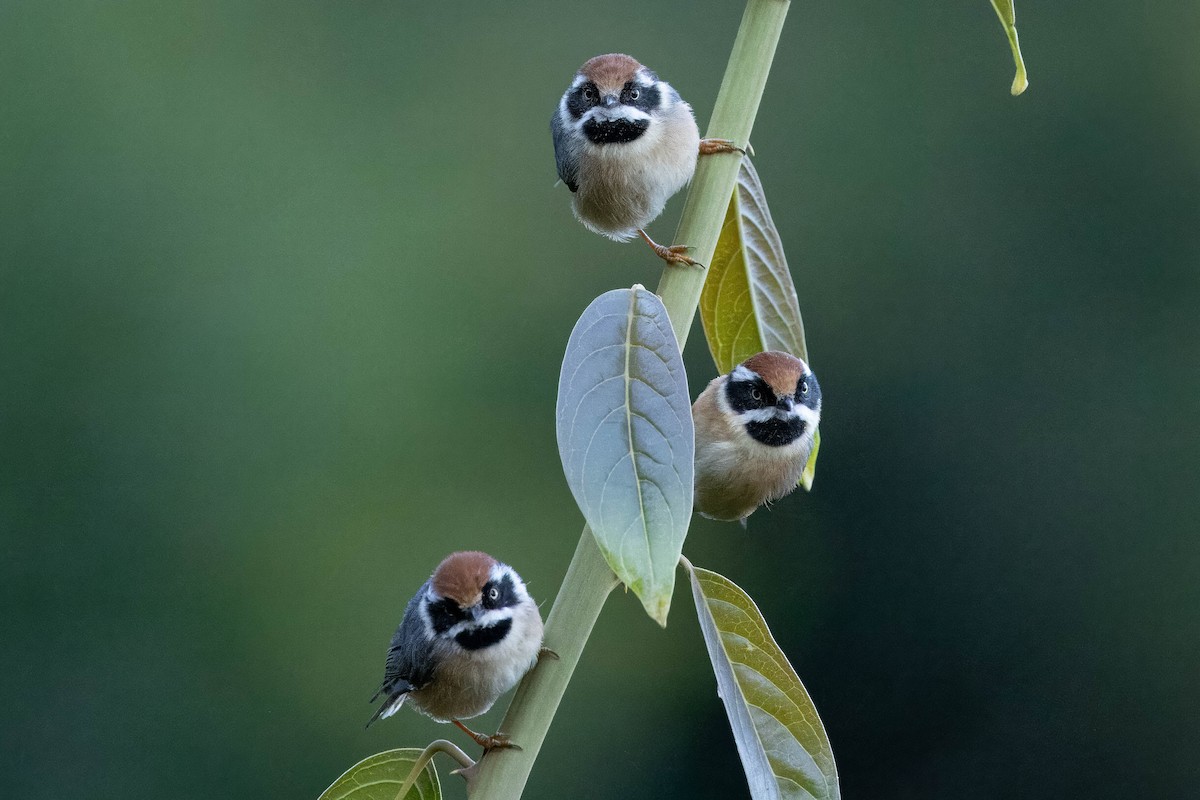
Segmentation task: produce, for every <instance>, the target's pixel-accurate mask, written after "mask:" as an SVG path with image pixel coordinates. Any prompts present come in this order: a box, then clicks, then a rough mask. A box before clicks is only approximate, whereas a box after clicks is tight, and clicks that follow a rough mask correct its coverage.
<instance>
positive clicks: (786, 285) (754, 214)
mask: <svg viewBox="0 0 1200 800" xmlns="http://www.w3.org/2000/svg"><path fill="white" fill-rule="evenodd" d="M700 321H701V322H702V323H703V324H704V335H705V338H707V339H708V349H709V350H710V351H711V352H712V357H713V361H714V362H716V365H717V371H718V372H720V373H721V374H722V375H724V374H725V373H726V372H729V371H730V370H732V369H733V368H734V367H736V366H737V365H738V364H740V363H742V362H743V361H745V360H746V359H747V358H749V357H750V356H752V355H754V354H755V353H761V352H762V351H764V350H782V351H784V352H785V353H791V354H792V355H794V356H796V357H798V358H802V359H804V360H805V361H808V348H807V347H806V346H805V342H804V322H803V321H802V320H801V318H800V303H799V301H797V299H796V287H795V285H794V284H793V283H792V274H791V272H789V271H788V265H787V259H786V258H785V257H784V255H783V243H782V242H781V241H780V240H779V231H777V230H776V229H775V222H774V220H772V219H771V211H770V209H769V208H767V198H766V194H764V192H763V188H762V182H761V181H759V179H758V173H757V172H756V171H755V170H754V166H753V165H752V164H751V163H750V159H748V158H743V159H742V166H741V168H740V169H739V170H738V178H737V187H736V188H735V189H734V192H733V198H732V199H731V200H730V201H729V209H728V211H726V213H725V222H724V224H723V225H722V226H721V236H720V238H719V239H718V240H717V249H716V252H714V253H713V258H712V266H711V267H710V268H709V270H708V277H707V278H706V279H705V281H704V290H703V291H702V292H701V294H700Z"/></svg>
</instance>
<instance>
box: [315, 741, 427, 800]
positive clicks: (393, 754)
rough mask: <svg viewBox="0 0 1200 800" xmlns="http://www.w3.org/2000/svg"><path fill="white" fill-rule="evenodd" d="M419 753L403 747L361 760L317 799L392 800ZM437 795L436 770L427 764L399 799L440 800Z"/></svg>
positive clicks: (413, 749) (394, 798)
mask: <svg viewBox="0 0 1200 800" xmlns="http://www.w3.org/2000/svg"><path fill="white" fill-rule="evenodd" d="M421 753H422V750H421V748H419V747H404V748H401V749H399V750H387V751H384V752H382V753H376V754H375V755H373V756H370V757H368V758H364V759H363V760H362V761H360V762H358V763H357V764H355V765H354V766H353V767H351V768H350V769H348V770H346V772H345V774H343V775H342V777H340V778H338V779H337V780H336V781H334V782H333V785H332V786H330V787H329V788H328V789H326V790H325V791H324V792H323V793H322V794H321V796H320V797H319V798H318V800H396V792H398V791H400V787H401V785H402V784H403V783H404V780H405V779H406V778H407V777H408V774H409V772H411V771H412V768H413V765H414V764H416V762H417V759H418V758H419V757H420V755H421ZM441 796H442V786H441V783H439V782H438V775H437V770H436V769H434V766H433V761H429V762H428V763H426V764H425V769H423V770H422V771H421V775H420V777H418V778H417V781H416V783H414V784H413V787H412V788H411V789H409V790H408V793H407V794H406V795H405V797H404V798H402V800H440V799H441Z"/></svg>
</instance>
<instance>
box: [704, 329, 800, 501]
mask: <svg viewBox="0 0 1200 800" xmlns="http://www.w3.org/2000/svg"><path fill="white" fill-rule="evenodd" d="M692 417H693V418H694V419H695V423H696V495H695V508H696V511H698V512H700V513H701V514H703V515H704V516H706V517H712V518H713V519H720V520H730V521H732V520H741V521H742V522H743V524H745V520H746V517H748V516H750V514H752V513H753V512H754V510H755V509H757V508H758V507H759V506H760V505H762V504H764V503H769V502H770V501H772V500H778V499H779V498H781V497H783V496H784V495H786V494H788V493H789V492H791V491H792V490H793V489H795V488H796V485H797V484H798V483H799V481H800V475H801V473H802V472H804V466H805V464H807V463H808V457H809V455H811V454H812V449H813V437H814V435H815V434H816V430H817V424H818V423H819V422H820V421H821V387H820V385H818V384H817V378H816V376H815V375H813V373H812V370H810V369H809V368H808V365H807V364H805V363H804V362H803V361H801V360H800V359H798V358H796V357H795V356H792V355H788V354H787V353H780V352H777V351H769V352H766V353H759V354H758V355H755V356H751V357H750V358H748V359H746V360H745V361H744V362H742V363H741V364H739V365H738V366H736V367H735V368H734V369H733V371H732V372H730V373H729V374H728V375H722V376H720V377H719V378H714V379H713V380H712V381H711V382H710V383H709V384H708V386H707V387H706V388H705V389H704V391H703V392H701V393H700V396H699V397H697V398H696V402H695V403H694V404H693V405H692Z"/></svg>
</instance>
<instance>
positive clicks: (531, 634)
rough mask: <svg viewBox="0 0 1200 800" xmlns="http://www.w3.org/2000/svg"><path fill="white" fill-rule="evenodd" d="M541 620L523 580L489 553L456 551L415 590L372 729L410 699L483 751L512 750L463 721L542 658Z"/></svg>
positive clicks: (394, 646) (488, 705)
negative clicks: (454, 726) (377, 721)
mask: <svg viewBox="0 0 1200 800" xmlns="http://www.w3.org/2000/svg"><path fill="white" fill-rule="evenodd" d="M541 649H542V616H541V614H540V613H539V612H538V607H537V604H536V603H534V601H533V598H531V597H530V596H529V593H528V592H526V591H525V584H524V583H523V582H522V581H521V576H520V575H518V574H517V573H516V571H515V570H514V569H513V568H512V567H510V566H508V565H507V564H501V563H500V562H499V561H497V560H496V559H494V558H492V557H491V556H489V555H488V554H487V553H480V552H475V551H465V552H459V553H451V554H450V555H448V556H446V559H445V560H444V561H442V563H441V564H439V565H438V568H437V569H436V570H434V572H433V575H432V576H431V577H430V578H429V580H427V581H425V583H424V584H422V586H421V588H420V589H418V590H417V593H416V595H415V596H413V598H412V600H410V601H409V602H408V606H407V607H406V608H405V609H404V618H403V619H401V620H400V626H399V627H398V628H396V634H395V635H394V636H393V637H392V644H391V646H390V647H389V648H388V654H387V665H386V668H385V671H384V676H383V685H381V686H380V687H379V690H378V691H377V692H375V697H372V698H371V702H372V703H373V702H375V700H376V698H378V697H379V696H380V695H384V701H383V705H382V706H380V707H379V709H378V710H376V712H375V715H374V716H373V717H371V719H370V721H369V722H367V725H370V724H371V723H372V722H374V721H375V720H376V719H379V718H380V717H390V716H391V715H392V714H395V713H396V712H397V711H398V710H399V709H400V707H401V706H402V705H404V703H405V702H406V701H407V702H408V704H409V705H410V706H412V707H413V708H415V709H416V710H417V711H420V712H421V713H423V714H427V715H428V716H430V717H433V718H434V719H435V720H437V721H438V722H453V723H454V724H455V725H457V726H458V727H459V728H461V729H462V730H463V731H464V732H466V734H467V735H468V736H470V737H471V738H472V739H474V740H475V741H476V742H477V743H478V744H480V745H482V746H483V747H484V748H485V749H489V750H490V749H492V748H494V747H510V746H512V745H511V744H510V743H509V742H508V740H507V738H506V737H504V736H500V735H497V736H486V735H484V734H479V733H475V732H474V731H472V730H470V729H469V728H467V727H466V726H465V725H463V724H462V722H460V721H459V720H463V719H470V718H471V717H477V716H479V715H480V714H483V713H484V712H486V711H487V710H488V709H489V708H491V707H492V704H493V703H495V702H496V699H497V698H498V697H499V696H500V695H502V694H504V693H505V692H507V691H508V690H509V689H511V688H512V687H513V686H516V684H517V681H519V680H521V678H522V676H524V675H525V673H526V672H528V671H529V670H530V669H532V668H533V666H534V664H535V663H536V662H537V660H538V656H539V653H540V651H541Z"/></svg>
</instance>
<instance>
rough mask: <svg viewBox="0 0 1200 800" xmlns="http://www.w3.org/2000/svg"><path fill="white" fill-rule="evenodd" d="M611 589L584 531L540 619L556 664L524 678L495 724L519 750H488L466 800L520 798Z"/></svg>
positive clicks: (612, 580)
mask: <svg viewBox="0 0 1200 800" xmlns="http://www.w3.org/2000/svg"><path fill="white" fill-rule="evenodd" d="M617 583H618V581H617V576H616V575H614V574H613V571H612V570H611V569H609V566H608V563H607V562H606V561H605V560H604V556H603V555H601V553H600V548H599V547H597V546H596V539H595V537H594V536H592V531H591V529H590V528H587V527H584V529H583V535H582V536H580V537H579V546H578V547H576V548H575V556H574V557H573V558H572V559H571V566H569V567H568V568H567V575H566V577H565V578H563V583H562V588H560V589H559V590H558V597H556V598H555V599H554V607H553V608H551V609H550V616H549V617H548V618H547V619H546V636H545V645H546V647H548V648H549V649H550V650H553V651H554V653H555V654H556V655H557V656H558V658H554V657H553V656H546V657H543V658H542V659H541V660H540V661H539V662H538V665H537V666H536V667H535V668H534V669H533V671H532V672H530V673H529V674H528V675H527V676H525V680H523V681H521V685H520V686H519V687H517V693H516V694H515V695H514V696H513V700H512V703H511V704H510V705H509V707H508V713H507V714H505V715H504V721H503V722H502V723H500V730H501V731H503V732H504V733H506V734H508V735H509V736H510V737H512V741H513V742H514V743H516V744H517V745H519V746H520V748H521V749H520V750H493V751H492V752H490V753H488V754H487V755H486V756H484V757H483V758H482V759H481V760H480V761H479V766H478V772H477V773H476V775H475V777H474V779H473V780H472V782H471V797H472V798H495V800H500V798H506V800H515V798H518V797H520V796H521V792H522V791H523V790H524V789H525V782H526V781H527V780H528V779H529V772H530V770H532V769H533V762H534V761H535V760H536V759H537V755H538V751H539V750H541V749H542V742H543V741H544V740H545V738H546V731H547V730H549V728H550V722H551V720H553V719H554V712H556V711H557V710H558V704H559V702H560V701H561V700H562V696H563V694H564V693H565V692H566V690H567V684H568V683H569V682H570V680H571V674H572V673H573V672H574V671H575V665H576V664H578V663H579V656H580V655H582V653H583V646H584V645H585V644H587V640H588V636H589V635H591V632H592V626H593V625H595V624H596V618H597V617H599V616H600V610H601V609H602V608H604V601H606V600H607V599H608V595H609V593H610V592H612V590H613V589H614V588H616V586H617Z"/></svg>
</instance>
